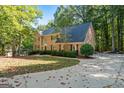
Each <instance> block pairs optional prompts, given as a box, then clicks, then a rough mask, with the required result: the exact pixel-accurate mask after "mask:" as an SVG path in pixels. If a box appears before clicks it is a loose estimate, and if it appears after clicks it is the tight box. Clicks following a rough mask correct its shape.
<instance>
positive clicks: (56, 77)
mask: <svg viewBox="0 0 124 93" xmlns="http://www.w3.org/2000/svg"><path fill="white" fill-rule="evenodd" d="M93 57H94V59H79V60H80V63H79V64H78V65H75V66H72V67H67V68H63V69H59V70H52V71H46V72H38V73H29V74H25V75H18V76H14V77H11V78H0V87H20V88H21V87H23V88H35V87H36V88H111V87H117V88H120V87H124V54H105V53H99V54H95V55H93Z"/></svg>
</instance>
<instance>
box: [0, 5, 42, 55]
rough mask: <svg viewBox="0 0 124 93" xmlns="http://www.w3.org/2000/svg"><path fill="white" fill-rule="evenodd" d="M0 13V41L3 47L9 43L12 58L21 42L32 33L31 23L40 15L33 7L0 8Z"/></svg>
mask: <svg viewBox="0 0 124 93" xmlns="http://www.w3.org/2000/svg"><path fill="white" fill-rule="evenodd" d="M0 11H1V14H0V21H1V22H2V23H1V24H0V32H1V34H0V35H1V40H2V42H4V46H6V44H5V43H6V42H7V43H9V46H10V48H11V49H12V54H13V57H14V56H16V51H17V50H19V49H20V46H21V45H22V42H23V41H24V40H25V39H26V37H27V36H28V35H30V33H32V31H30V30H31V29H32V24H33V22H35V19H36V18H38V17H41V15H42V13H41V11H39V10H37V9H36V7H33V6H0ZM29 29H30V30H29Z"/></svg>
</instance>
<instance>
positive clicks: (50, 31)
mask: <svg viewBox="0 0 124 93" xmlns="http://www.w3.org/2000/svg"><path fill="white" fill-rule="evenodd" d="M54 32H55V30H54V28H50V29H48V30H44V31H40V35H50V34H53V33H54Z"/></svg>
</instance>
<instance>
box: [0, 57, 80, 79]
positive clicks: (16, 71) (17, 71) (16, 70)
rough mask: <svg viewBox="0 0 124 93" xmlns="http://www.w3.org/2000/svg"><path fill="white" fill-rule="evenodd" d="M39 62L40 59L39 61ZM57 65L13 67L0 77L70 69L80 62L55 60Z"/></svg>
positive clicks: (1, 73)
mask: <svg viewBox="0 0 124 93" xmlns="http://www.w3.org/2000/svg"><path fill="white" fill-rule="evenodd" d="M60 59H61V60H60ZM38 60H39V59H38ZM42 60H44V61H47V60H49V61H50V60H51V61H52V60H53V59H52V58H47V57H46V58H44V59H43V58H42ZM54 61H56V63H51V64H36V65H27V66H18V67H16V66H11V67H9V68H8V69H6V70H3V71H1V72H0V77H12V76H14V75H21V74H27V73H34V72H43V71H49V70H57V69H61V68H64V67H70V66H73V65H76V64H78V63H79V60H71V59H62V58H57V59H54Z"/></svg>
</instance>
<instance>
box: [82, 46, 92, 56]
mask: <svg viewBox="0 0 124 93" xmlns="http://www.w3.org/2000/svg"><path fill="white" fill-rule="evenodd" d="M80 53H81V54H82V55H83V56H85V57H89V56H90V55H93V53H94V48H93V47H92V45H90V44H84V45H82V46H81V48H80Z"/></svg>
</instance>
